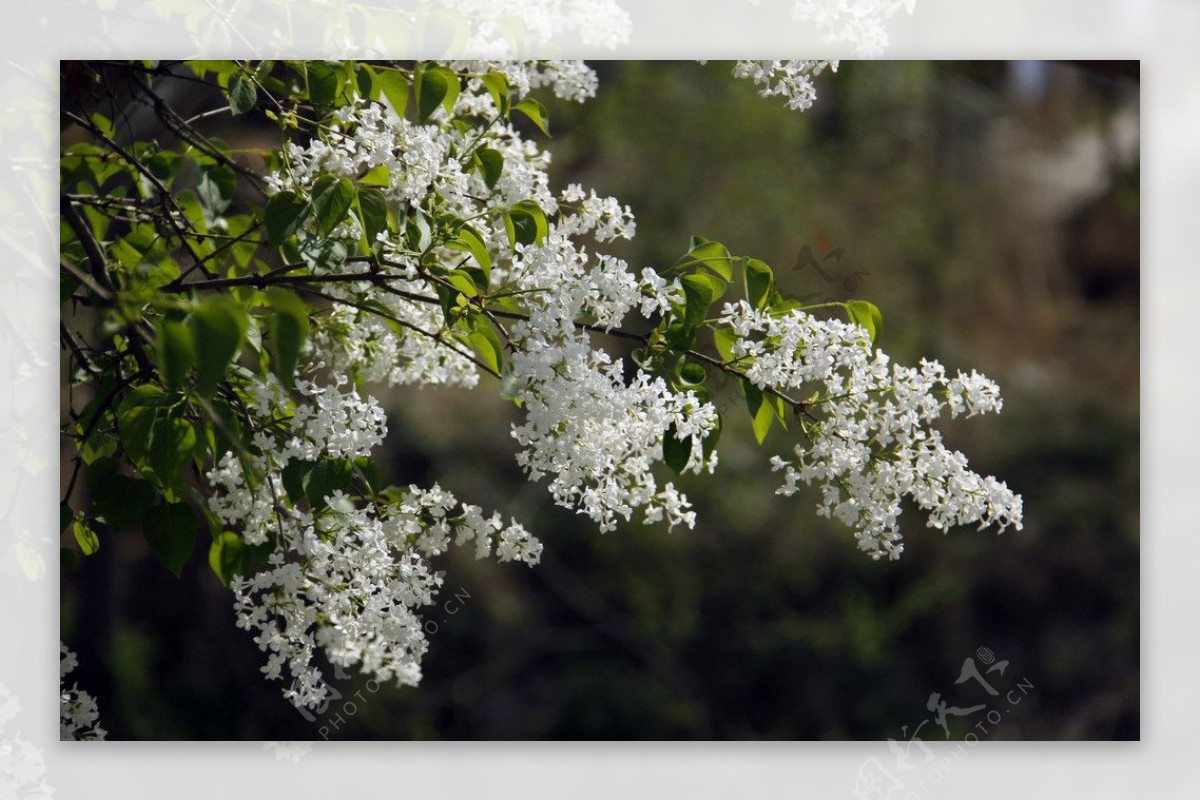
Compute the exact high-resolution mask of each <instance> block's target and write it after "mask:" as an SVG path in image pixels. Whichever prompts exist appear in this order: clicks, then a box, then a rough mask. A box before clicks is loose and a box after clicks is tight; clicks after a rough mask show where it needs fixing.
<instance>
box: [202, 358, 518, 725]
mask: <svg viewBox="0 0 1200 801" xmlns="http://www.w3.org/2000/svg"><path fill="white" fill-rule="evenodd" d="M309 369H310V370H311V366H310V368H309ZM297 391H298V395H299V396H300V397H299V399H298V400H292V399H291V398H290V397H289V396H288V395H287V393H285V392H284V390H283V388H282V387H281V386H280V385H279V384H278V383H277V381H275V380H274V379H273V377H269V378H268V379H266V380H260V381H258V383H257V385H256V386H255V389H254V392H253V393H252V395H251V397H250V398H249V400H248V406H249V407H250V412H251V413H252V415H253V416H254V417H255V418H256V419H262V420H274V421H277V423H276V425H275V427H274V428H272V429H264V430H261V431H258V432H256V433H255V434H254V437H253V442H254V445H255V449H256V450H257V451H258V453H251V454H249V455H246V454H242V455H240V456H239V455H238V454H235V453H233V452H229V453H227V454H226V455H225V456H224V457H223V459H222V460H221V462H220V463H219V464H218V465H217V466H216V467H215V468H214V469H213V470H211V471H209V473H208V475H207V478H208V481H209V483H210V485H211V486H212V487H213V489H214V490H215V494H214V497H213V498H212V500H211V506H212V509H213V511H214V512H215V513H216V514H217V515H218V516H219V517H220V519H221V521H222V522H223V523H225V524H226V525H229V526H231V527H235V528H237V529H238V530H240V531H241V533H242V538H243V540H244V541H245V542H246V543H247V544H250V545H260V544H270V545H271V546H272V550H271V555H270V557H269V559H268V565H267V567H266V568H265V569H263V570H261V571H260V572H258V573H257V574H255V575H253V576H235V577H234V578H233V580H232V582H231V585H230V586H231V588H232V590H233V592H234V599H235V600H234V609H235V611H236V613H237V625H238V627H239V628H244V629H247V630H254V631H256V632H257V634H256V636H255V642H256V643H257V644H258V646H259V648H260V649H261V650H263V651H264V652H266V653H267V663H266V665H265V666H264V667H263V668H262V671H263V673H264V674H265V675H266V676H267V678H270V679H282V678H283V676H284V670H285V668H286V671H287V674H288V675H289V676H290V678H291V683H290V685H289V686H288V687H287V689H285V691H284V695H285V696H286V697H287V698H288V699H289V700H290V701H292V703H294V704H295V705H297V706H304V707H317V706H319V705H320V704H321V703H322V702H323V701H324V700H325V699H326V698H327V697H328V695H329V688H328V685H327V683H326V681H325V679H324V677H323V675H322V673H321V671H320V669H319V668H318V667H317V666H316V665H314V663H313V660H314V656H315V654H316V652H317V650H318V649H321V650H322V651H323V652H324V654H325V657H326V659H328V661H329V662H330V663H331V664H333V665H336V666H339V667H349V666H352V665H356V664H357V665H361V667H362V670H363V671H365V672H367V673H369V674H371V675H373V676H374V677H375V678H376V679H377V680H379V681H395V682H397V683H399V684H409V685H411V684H416V683H417V682H418V681H419V680H420V676H421V670H420V661H421V657H422V656H423V655H424V653H425V650H426V646H427V643H426V640H425V632H424V629H423V628H422V621H421V618H420V615H419V611H420V609H421V608H422V607H426V606H429V605H430V604H432V603H433V602H434V599H435V596H436V593H437V590H438V587H439V586H440V585H441V581H442V580H441V578H440V576H439V575H438V574H437V573H435V572H434V571H433V570H432V569H431V567H430V559H431V558H432V557H434V556H437V555H439V554H441V553H443V552H444V551H445V550H446V548H447V546H448V544H449V542H450V539H451V537H452V536H453V537H455V538H456V539H457V541H458V543H459V544H464V543H468V542H470V543H471V544H473V545H474V548H475V554H476V556H477V557H478V558H483V557H485V556H488V555H490V554H491V553H492V552H493V550H494V551H495V553H496V556H497V557H498V558H499V559H500V561H503V562H509V561H522V562H526V563H527V564H531V565H532V564H536V563H537V561H538V559H539V558H540V555H541V544H540V543H539V542H538V541H537V540H536V539H534V538H533V537H532V536H530V535H529V533H528V532H526V531H525V529H524V528H522V527H521V526H520V525H518V524H517V523H515V522H514V523H510V524H509V525H507V526H506V525H505V524H504V523H503V522H502V521H501V519H500V517H499V515H493V516H492V517H490V518H485V517H484V516H483V515H482V513H481V510H480V509H479V508H478V507H475V506H470V505H467V504H463V505H462V508H461V510H460V511H459V512H458V513H457V514H454V513H452V510H453V509H454V507H456V506H457V505H458V502H457V501H456V500H455V498H454V497H453V496H452V495H451V494H450V493H448V492H445V491H443V490H442V489H441V488H440V487H438V486H436V485H435V486H434V487H433V488H432V489H427V490H425V489H420V488H418V487H415V486H412V487H409V488H408V491H407V493H405V495H404V497H403V498H402V499H400V500H399V501H397V502H392V503H386V504H380V505H379V506H376V505H375V504H374V503H369V502H368V503H365V504H362V505H359V504H358V503H356V502H355V500H354V499H353V498H351V497H350V496H348V495H346V494H344V493H343V492H342V491H341V490H334V491H332V492H331V493H330V494H329V495H327V496H326V498H325V502H326V503H327V508H324V509H323V510H322V511H319V512H317V513H314V512H313V511H312V510H311V509H305V508H303V507H302V506H299V505H297V503H296V500H297V499H292V498H289V497H288V495H287V489H286V486H285V482H284V479H283V475H284V471H285V470H287V469H288V466H289V465H290V464H292V463H293V462H294V461H296V460H300V461H304V462H317V461H318V460H325V459H338V458H341V459H354V458H356V457H360V456H367V455H369V454H370V451H371V449H372V448H373V447H375V446H376V445H378V444H379V443H380V442H382V440H383V437H384V435H385V434H386V432H387V426H386V420H385V417H384V414H383V410H382V409H381V408H380V407H379V405H378V403H377V402H376V401H375V399H374V398H371V397H368V398H366V399H363V398H361V397H360V396H359V394H358V392H357V390H354V389H353V388H349V382H348V380H347V379H346V378H345V377H344V376H338V375H334V376H333V377H332V379H331V381H330V383H329V384H328V385H326V386H319V385H317V384H316V383H314V382H312V381H309V380H300V381H297Z"/></svg>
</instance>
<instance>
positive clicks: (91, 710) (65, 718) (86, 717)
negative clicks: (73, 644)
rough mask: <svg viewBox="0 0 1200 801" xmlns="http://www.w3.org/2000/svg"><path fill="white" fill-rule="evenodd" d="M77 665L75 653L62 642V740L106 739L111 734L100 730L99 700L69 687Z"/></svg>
mask: <svg viewBox="0 0 1200 801" xmlns="http://www.w3.org/2000/svg"><path fill="white" fill-rule="evenodd" d="M78 666H79V661H78V660H77V659H76V658H75V654H74V652H72V651H71V650H70V649H69V648H67V646H65V645H63V644H62V643H59V668H58V674H59V727H58V736H59V739H60V740H103V739H104V738H105V737H106V736H107V734H108V733H107V732H106V731H104V729H102V728H100V709H99V708H98V707H97V706H96V699H95V698H93V697H92V696H91V693H88V692H86V691H85V690H81V689H79V685H78V684H74V685H72V686H71V687H70V688H69V689H68V688H67V686H66V679H67V674H68V673H70V672H71V671H72V670H74V669H75V668H76V667H78Z"/></svg>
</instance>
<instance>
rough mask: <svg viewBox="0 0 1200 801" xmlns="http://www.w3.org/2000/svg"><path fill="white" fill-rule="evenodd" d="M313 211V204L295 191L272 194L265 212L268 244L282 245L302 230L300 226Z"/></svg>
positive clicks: (273, 246)
mask: <svg viewBox="0 0 1200 801" xmlns="http://www.w3.org/2000/svg"><path fill="white" fill-rule="evenodd" d="M311 212H312V206H310V205H309V203H308V201H306V200H305V199H304V198H302V197H300V196H299V195H297V194H296V193H295V192H280V193H279V194H276V195H271V199H270V200H268V201H267V209H266V212H265V214H264V216H265V219H266V224H267V246H268V247H271V248H277V247H279V246H280V245H282V244H283V243H284V241H285V240H287V239H289V238H291V237H292V236H293V235H294V234H295V233H296V232H297V231H298V230H300V226H301V225H303V224H304V221H305V220H306V219H308V215H309V214H310V213H311Z"/></svg>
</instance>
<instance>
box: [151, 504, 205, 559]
mask: <svg viewBox="0 0 1200 801" xmlns="http://www.w3.org/2000/svg"><path fill="white" fill-rule="evenodd" d="M199 525H200V521H199V520H197V519H196V514H195V512H193V511H192V507H190V506H188V505H187V504H186V503H168V504H160V505H158V506H154V507H151V508H150V509H149V510H147V511H146V514H145V516H144V517H142V534H143V535H145V537H146V542H147V543H149V544H150V550H152V551H154V555H155V556H157V557H158V561H160V562H162V563H163V565H165V566H166V568H167V569H168V570H170V571H171V572H172V573H174V574H175V576H176V577H179V576H180V575H181V574H182V573H183V566H184V565H185V564H187V560H188V558H189V557H190V556H191V555H192V550H193V549H195V547H196V528H197V526H199Z"/></svg>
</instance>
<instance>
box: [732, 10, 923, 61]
mask: <svg viewBox="0 0 1200 801" xmlns="http://www.w3.org/2000/svg"><path fill="white" fill-rule="evenodd" d="M747 2H749V3H751V4H753V5H758V4H759V3H760V2H761V0H747ZM916 4H917V0H795V5H793V6H792V18H793V19H795V20H800V21H802V22H811V23H812V24H813V25H815V26H816V27H817V29H818V30H819V31H820V32H821V38H822V39H824V40H825V41H826V42H830V43H837V42H847V43H849V44H851V45H853V46H854V54H855V55H856V56H858V57H859V58H877V57H878V56H880V55H882V54H883V51H884V50H885V49H886V48H887V45H888V38H887V30H886V28H885V22H886V20H887V19H889V18H890V17H892V16H893V15H894V14H895V13H896V12H897V11H900V10H902V9H903V10H904V11H907V12H908V13H909V14H911V13H912V12H913V9H914V8H915V7H916Z"/></svg>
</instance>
